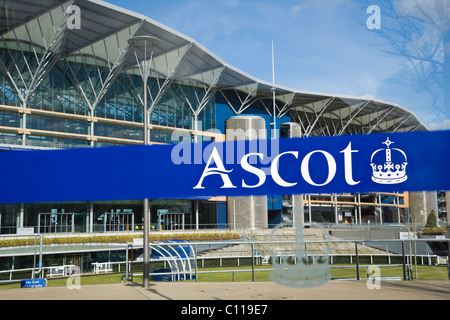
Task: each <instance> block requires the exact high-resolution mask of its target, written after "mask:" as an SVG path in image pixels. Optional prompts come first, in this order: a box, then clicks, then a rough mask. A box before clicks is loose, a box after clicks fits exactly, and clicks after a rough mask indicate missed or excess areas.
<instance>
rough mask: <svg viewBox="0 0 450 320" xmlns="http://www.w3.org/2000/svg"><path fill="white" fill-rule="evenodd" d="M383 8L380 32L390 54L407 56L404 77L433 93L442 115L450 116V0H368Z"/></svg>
mask: <svg viewBox="0 0 450 320" xmlns="http://www.w3.org/2000/svg"><path fill="white" fill-rule="evenodd" d="M366 3H367V4H368V5H374V4H376V5H378V6H379V7H380V9H381V17H382V27H381V28H380V29H379V30H374V32H377V33H378V34H379V36H380V37H381V39H383V43H381V44H380V46H379V47H380V49H381V51H383V52H384V53H386V54H389V55H396V56H401V57H404V58H405V59H406V60H407V62H408V67H409V71H410V72H408V73H406V74H405V77H404V79H403V80H404V81H406V83H407V84H408V85H409V86H414V89H415V90H420V91H422V90H423V91H426V92H428V93H429V94H430V95H431V96H432V97H433V107H434V108H435V110H437V111H438V113H439V114H438V115H439V116H440V117H441V118H444V119H450V0H366Z"/></svg>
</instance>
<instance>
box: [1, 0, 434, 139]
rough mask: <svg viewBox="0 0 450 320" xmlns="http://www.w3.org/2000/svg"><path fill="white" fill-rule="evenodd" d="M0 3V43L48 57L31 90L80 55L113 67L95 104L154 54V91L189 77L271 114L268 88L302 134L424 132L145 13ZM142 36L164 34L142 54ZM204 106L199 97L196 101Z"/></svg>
mask: <svg viewBox="0 0 450 320" xmlns="http://www.w3.org/2000/svg"><path fill="white" fill-rule="evenodd" d="M0 3H1V7H0V35H1V40H2V41H3V44H1V42H0V45H3V46H7V45H8V43H15V44H16V45H17V44H21V45H23V44H28V45H30V44H31V46H32V47H33V48H34V50H36V51H37V50H40V52H42V53H43V56H44V57H45V60H44V59H42V60H44V61H42V60H41V62H42V63H40V64H39V65H37V66H29V67H30V68H31V69H33V68H35V69H33V70H31V71H30V73H31V74H33V71H34V72H35V76H34V77H32V80H33V81H31V84H30V87H29V88H28V89H29V90H30V91H32V90H33V85H34V86H38V85H39V83H40V81H39V80H40V79H41V77H42V76H43V75H45V71H46V70H48V69H49V68H51V67H52V66H53V65H54V63H56V61H57V60H58V59H66V60H67V61H70V60H71V59H73V60H74V61H75V60H76V59H79V57H84V59H91V60H92V61H93V63H96V64H103V65H104V66H106V67H109V70H110V73H109V75H108V77H106V79H105V83H102V84H101V86H100V89H99V90H98V92H97V93H96V94H94V97H93V98H92V101H91V103H89V105H91V106H92V108H95V106H96V101H98V100H99V99H100V98H101V96H102V94H103V95H104V94H105V92H106V91H107V90H108V87H109V82H110V81H113V79H115V75H117V74H118V73H120V72H134V73H137V72H139V68H138V67H137V60H138V61H142V60H146V58H147V59H149V58H150V57H151V58H152V59H151V75H152V76H154V77H157V78H158V79H161V86H160V88H159V89H160V91H159V93H161V94H164V88H165V86H167V84H170V83H172V82H173V81H176V82H180V83H189V84H191V85H199V86H204V88H206V94H205V96H204V97H203V98H202V99H203V100H205V99H209V98H210V97H212V95H213V94H222V96H223V97H224V99H225V100H226V101H228V102H229V104H230V107H232V108H233V110H234V111H235V113H236V114H239V113H242V112H244V111H245V110H246V109H247V108H248V107H250V106H252V105H253V106H256V105H258V106H259V108H261V107H262V108H264V109H265V112H267V113H268V114H270V115H272V112H273V106H272V105H271V103H272V102H271V101H272V94H273V91H272V90H275V94H276V113H277V116H278V117H283V116H285V115H290V116H291V119H292V121H296V122H298V123H300V124H301V126H302V127H303V130H304V132H305V133H306V134H307V135H340V134H353V133H363V134H366V133H372V132H407V131H420V130H426V127H425V125H424V124H423V123H421V121H420V120H419V119H418V118H417V117H416V116H415V115H414V114H413V113H412V112H410V111H408V110H407V109H405V108H403V107H401V106H399V105H396V104H392V103H389V102H384V101H379V100H370V99H367V98H364V97H350V96H344V95H342V96H337V95H332V94H327V93H314V92H306V91H301V90H295V89H290V88H285V87H283V86H278V85H273V84H272V83H268V82H265V81H261V80H259V79H256V78H254V77H252V76H250V75H248V74H246V73H244V72H242V71H240V70H238V69H236V68H234V67H233V66H230V65H228V64H227V63H226V62H224V61H222V60H221V59H220V58H218V57H217V56H215V55H214V54H213V53H211V52H210V51H209V50H207V49H206V48H204V47H203V46H202V45H201V44H199V43H197V42H196V41H195V40H193V39H191V38H189V37H187V36H185V35H183V34H181V33H179V32H177V31H175V30H172V29H170V28H168V27H166V26H164V25H162V24H160V23H158V22H156V21H154V20H152V19H150V18H148V17H145V16H143V15H140V14H138V13H134V12H131V11H128V10H125V9H122V8H119V7H117V6H114V5H111V4H108V3H106V2H103V1H99V0H68V1H64V0H39V1H34V0H3V1H1V2H0ZM71 5H76V6H78V7H79V8H80V12H81V25H80V26H81V29H72V28H70V27H69V24H68V21H69V22H70V19H71V17H73V16H72V11H70V10H69V12H68V9H69V8H70V6H71ZM72 8H73V7H72ZM145 35H149V36H154V37H157V38H159V39H160V40H161V41H160V44H159V45H158V46H156V47H154V48H152V54H151V55H150V53H149V52H147V56H146V53H145V52H144V49H142V48H132V47H130V46H129V44H128V39H129V38H131V37H134V36H145ZM85 61H86V60H85ZM5 68H6V67H5ZM0 71H2V70H0ZM159 93H158V95H159ZM158 95H157V96H156V97H155V99H154V101H155V103H157V101H158V100H157V98H158ZM232 97H234V99H232ZM236 99H237V101H240V106H239V107H236V105H235V104H233V103H231V101H232V100H234V101H236ZM201 102H202V101H201ZM203 102H204V101H203ZM255 102H256V103H255ZM201 107H202V103H200V104H199V108H201ZM193 111H194V112H197V111H199V110H193Z"/></svg>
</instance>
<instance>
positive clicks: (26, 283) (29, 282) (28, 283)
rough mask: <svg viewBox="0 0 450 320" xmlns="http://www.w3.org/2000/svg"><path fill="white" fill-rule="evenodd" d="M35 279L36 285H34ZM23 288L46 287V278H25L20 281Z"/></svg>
mask: <svg viewBox="0 0 450 320" xmlns="http://www.w3.org/2000/svg"><path fill="white" fill-rule="evenodd" d="M33 281H34V285H33ZM20 287H21V288H44V287H46V281H45V279H25V280H21V281H20Z"/></svg>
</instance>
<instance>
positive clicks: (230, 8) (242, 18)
mask: <svg viewBox="0 0 450 320" xmlns="http://www.w3.org/2000/svg"><path fill="white" fill-rule="evenodd" d="M105 1H106V2H108V3H111V4H114V5H117V6H119V7H122V8H125V9H128V10H131V11H134V12H137V13H140V14H143V15H145V16H147V17H149V18H151V19H153V20H155V21H158V22H160V23H162V24H164V25H166V26H168V27H170V28H172V29H175V30H177V31H178V32H180V33H182V34H185V35H186V36H188V37H190V38H192V39H194V40H195V41H197V42H198V43H200V44H201V45H203V46H204V47H206V48H207V49H208V50H210V51H211V52H212V53H214V54H215V55H216V56H218V57H219V58H221V59H222V60H223V61H225V62H226V63H227V64H230V65H232V66H234V67H236V68H238V69H240V70H242V71H244V72H246V73H248V74H250V75H252V76H254V77H256V78H258V79H261V80H264V81H269V82H272V41H273V42H274V53H275V82H276V83H277V84H278V85H281V86H285V87H288V88H291V89H294V90H301V91H311V92H317V93H328V94H336V95H348V96H357V97H364V98H373V99H378V100H382V101H387V102H390V103H394V104H398V105H401V106H402V107H404V108H406V109H408V110H410V111H412V112H414V113H415V114H416V115H417V117H418V118H419V119H420V120H421V121H422V122H423V123H424V124H425V125H426V126H427V127H428V128H429V129H430V130H439V129H450V117H447V116H445V115H444V116H443V114H442V113H440V112H439V111H438V110H437V109H436V108H434V107H433V106H435V104H436V101H437V100H439V101H441V103H442V100H443V91H439V90H434V91H433V92H432V93H430V91H429V90H424V89H423V88H424V87H425V86H424V85H423V83H421V81H423V80H422V79H420V77H415V76H414V75H413V74H412V72H411V68H412V66H411V61H408V59H406V58H405V57H404V56H401V55H396V54H389V53H387V52H386V51H387V50H386V44H385V42H384V41H383V39H382V38H381V37H380V34H379V30H380V29H378V30H377V29H369V28H368V23H367V21H368V19H369V20H370V19H371V18H373V16H372V14H373V13H374V12H373V11H371V12H369V13H368V11H367V9H368V7H369V6H370V5H371V4H377V2H383V1H388V0H373V1H372V0H282V1H280V0H278V1H277V0H258V1H256V0H133V1H126V0H105ZM392 1H394V2H404V3H408V2H411V0H392ZM420 1H421V0H420ZM444 1H447V0H444ZM379 7H380V15H379V16H378V17H379V19H378V20H370V21H371V22H378V21H379V27H380V28H381V30H382V31H386V30H387V32H389V30H391V27H392V25H391V24H393V23H396V22H395V21H394V22H393V20H392V19H388V17H387V14H388V13H387V12H386V13H385V12H383V8H384V7H383V6H382V5H381V3H380V6H379ZM384 14H385V15H386V16H383V15H384ZM388 34H389V33H388ZM412 77H415V79H414V81H410V80H411V78H412ZM416 78H417V79H416ZM407 79H408V81H406V80H407ZM413 83H414V85H413ZM436 97H437V98H436ZM447 114H448V113H447Z"/></svg>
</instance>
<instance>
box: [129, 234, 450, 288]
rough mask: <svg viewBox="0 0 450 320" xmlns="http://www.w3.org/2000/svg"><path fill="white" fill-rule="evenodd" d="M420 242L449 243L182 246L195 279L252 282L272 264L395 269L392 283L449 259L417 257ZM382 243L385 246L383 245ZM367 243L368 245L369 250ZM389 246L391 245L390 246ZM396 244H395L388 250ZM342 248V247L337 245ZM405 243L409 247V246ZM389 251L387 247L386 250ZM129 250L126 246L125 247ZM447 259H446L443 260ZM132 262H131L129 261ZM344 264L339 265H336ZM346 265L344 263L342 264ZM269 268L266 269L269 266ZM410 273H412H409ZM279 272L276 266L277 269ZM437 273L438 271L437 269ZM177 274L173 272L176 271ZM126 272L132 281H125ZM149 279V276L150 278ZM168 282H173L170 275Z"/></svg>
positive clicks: (356, 273)
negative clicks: (246, 277) (244, 277)
mask: <svg viewBox="0 0 450 320" xmlns="http://www.w3.org/2000/svg"><path fill="white" fill-rule="evenodd" d="M381 242H383V246H386V249H384V250H380V249H378V248H376V247H373V245H374V244H377V243H378V244H379V243H381ZM419 242H432V243H439V244H441V245H443V244H444V243H447V244H448V240H444V241H443V240H433V239H426V240H419V239H412V240H406V241H405V240H370V241H364V242H363V241H354V240H334V241H333V240H330V241H305V242H304V243H302V244H299V243H296V242H295V241H271V242H270V241H259V242H258V241H254V242H251V241H245V242H242V241H240V242H239V241H227V242H225V243H223V242H192V243H184V244H185V245H189V246H190V247H191V248H192V256H191V257H190V259H191V261H192V265H193V266H194V268H193V269H192V271H191V273H192V274H193V275H194V279H195V280H196V281H198V279H199V276H200V275H202V274H210V273H231V274H232V279H233V281H234V279H235V274H236V273H240V272H251V274H252V281H255V278H256V276H255V274H256V273H257V272H262V271H270V272H274V271H275V272H277V268H276V267H277V266H282V267H283V268H285V269H286V268H289V266H290V267H291V268H293V269H295V268H297V269H298V270H302V269H303V270H304V269H308V268H315V267H316V266H321V265H322V267H323V265H324V266H325V268H323V269H324V270H325V269H327V270H333V269H344V268H347V269H354V275H353V276H350V277H347V278H346V279H348V280H351V279H352V280H353V279H354V280H360V279H361V278H362V276H361V274H365V273H367V272H368V271H367V270H368V268H369V266H378V267H380V268H393V267H397V268H400V270H401V271H400V272H401V273H400V274H399V275H398V276H394V277H392V276H391V277H387V279H391V280H392V279H396V280H413V279H414V278H415V277H417V266H420V265H422V266H436V265H443V264H445V263H446V259H448V250H447V251H446V256H441V257H440V256H439V255H436V254H431V253H427V254H417V251H413V250H412V248H414V247H417V246H414V245H411V244H412V243H413V244H417V243H419ZM385 243H387V245H385ZM371 244H372V246H371ZM389 244H391V246H390V245H389ZM392 244H396V246H392ZM340 245H345V246H343V247H342V246H340ZM408 245H409V246H408ZM325 246H331V247H333V249H332V250H331V251H335V252H333V253H329V254H323V252H324V251H326V250H325V249H324V248H325ZM391 247H392V248H391ZM394 247H399V248H401V253H399V254H398V253H392V252H391V251H390V249H393V248H394ZM130 248H131V247H130ZM349 248H353V251H352V252H346V253H344V252H339V251H343V250H344V249H346V250H348V249H349ZM370 250H375V251H376V252H377V253H364V252H365V251H370ZM447 261H448V260H447ZM151 262H161V261H160V260H151ZM162 263H163V266H162V267H161V268H167V267H169V268H170V263H168V261H167V264H166V262H165V261H162ZM133 264H136V262H133ZM338 264H344V265H338ZM345 264H347V265H345ZM131 265H132V263H131V262H126V266H125V268H126V271H127V276H126V278H127V279H132V278H133V276H142V274H141V273H136V274H133V272H132V269H133V268H135V267H131ZM264 265H267V266H268V267H267V268H256V266H264ZM270 265H271V266H272V268H270V267H269V266H270ZM234 266H236V267H240V266H251V269H230V270H208V271H205V270H201V269H202V268H206V267H219V268H221V267H222V268H223V267H234ZM365 269H367V270H365ZM413 269H415V275H414V272H413ZM446 269H447V270H446V276H447V279H450V268H449V266H448V264H447V268H446ZM169 270H170V271H168V273H170V274H174V272H175V271H174V270H171V269H169ZM278 270H280V268H278ZM440 271H441V270H440ZM175 273H176V272H175ZM130 274H131V277H130ZM150 275H154V274H150ZM171 280H172V281H175V280H174V278H173V277H172V279H171Z"/></svg>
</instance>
